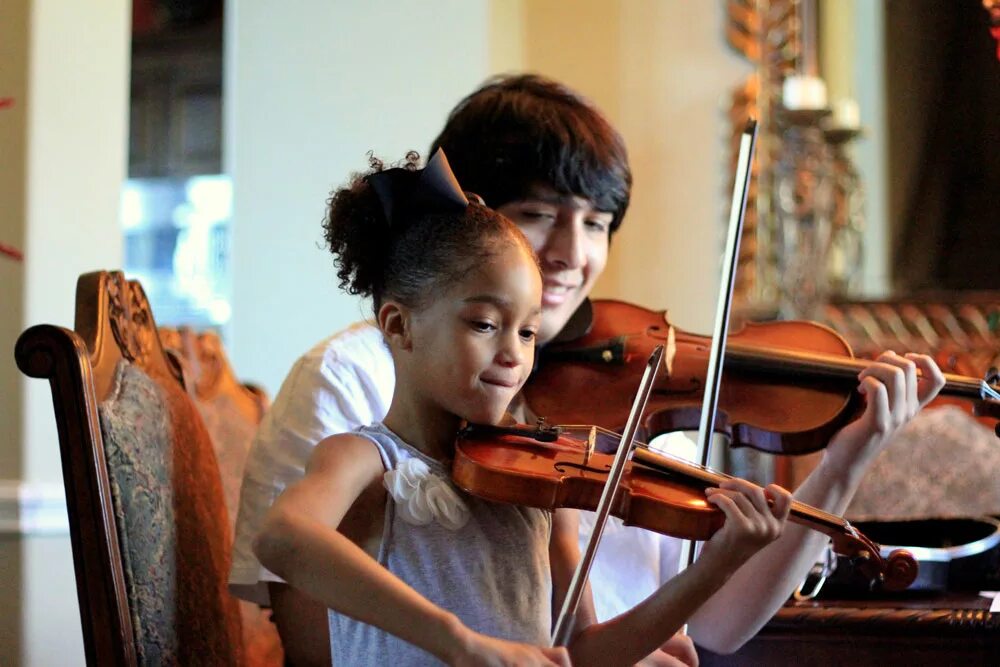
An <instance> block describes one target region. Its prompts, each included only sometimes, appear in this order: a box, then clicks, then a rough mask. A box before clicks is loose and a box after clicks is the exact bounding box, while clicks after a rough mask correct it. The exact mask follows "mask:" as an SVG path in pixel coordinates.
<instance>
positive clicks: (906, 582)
mask: <svg viewBox="0 0 1000 667" xmlns="http://www.w3.org/2000/svg"><path fill="white" fill-rule="evenodd" d="M918 569H919V567H918V565H917V559H916V558H914V556H913V554H911V553H910V552H909V551H907V550H906V549H893V550H892V551H891V552H890V553H889V558H888V559H887V560H886V564H885V573H884V578H883V580H882V588H884V589H885V590H887V591H892V592H897V591H905V590H906V589H907V588H909V587H910V585H911V584H912V583H913V582H914V581H916V579H917V574H918Z"/></svg>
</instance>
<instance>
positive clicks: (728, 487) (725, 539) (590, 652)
mask: <svg viewBox="0 0 1000 667" xmlns="http://www.w3.org/2000/svg"><path fill="white" fill-rule="evenodd" d="M707 493H708V498H707V500H708V502H709V503H712V504H713V505H715V506H716V507H718V508H719V509H720V510H722V511H723V512H724V513H725V515H726V522H725V524H724V525H723V527H722V529H720V530H719V531H718V532H717V533H716V534H715V535H714V536H712V539H710V540H709V541H708V542H706V543H705V545H704V548H703V549H702V552H701V555H700V556H699V558H698V560H696V561H695V562H694V564H692V565H691V567H689V568H687V569H686V570H684V571H683V572H681V573H680V574H678V575H677V576H676V577H674V578H672V579H671V580H670V581H668V582H667V583H665V584H664V585H663V586H661V587H660V588H659V589H658V590H657V591H656V592H655V593H653V594H652V595H651V596H649V597H648V598H646V599H645V600H644V601H643V602H641V603H639V604H638V605H636V606H635V607H634V608H633V609H631V610H629V611H627V612H625V613H624V614H621V615H620V616H617V617H615V618H613V619H611V620H610V621H606V622H604V623H600V624H594V625H589V627H587V625H586V620H585V619H586V618H587V617H588V615H591V614H592V613H593V612H592V610H591V609H588V610H586V611H585V612H584V617H582V618H579V617H578V623H577V629H578V630H579V632H578V633H577V634H576V635H575V636H574V637H573V639H572V640H571V642H570V645H569V647H568V648H569V651H570V655H571V656H572V659H573V664H574V665H632V664H635V663H636V662H638V661H640V660H642V659H643V658H645V657H646V656H648V655H650V654H652V653H653V652H654V651H656V650H657V648H658V647H660V646H661V645H662V644H664V643H665V642H667V641H668V640H669V639H670V638H671V637H672V636H673V635H674V633H676V632H677V631H678V630H679V629H680V628H681V627H682V626H683V625H684V624H685V623H686V622H687V620H688V618H690V617H691V615H692V614H694V612H695V611H696V610H697V609H698V608H699V607H700V606H701V605H702V604H703V603H704V602H705V601H706V600H708V599H709V598H710V597H711V596H712V595H713V594H714V593H715V592H716V591H718V590H719V589H720V588H721V587H722V585H723V584H725V582H726V580H727V579H729V577H730V576H732V575H733V573H734V572H736V570H737V569H738V568H739V567H740V566H741V565H742V564H743V563H744V562H745V561H746V560H747V559H748V558H750V556H752V555H753V554H754V553H756V552H757V551H758V550H760V549H761V548H762V547H764V546H765V545H766V544H768V543H770V542H772V541H773V540H775V539H776V538H777V537H778V535H779V534H780V533H781V529H782V527H783V526H784V523H785V520H786V519H787V517H788V510H789V506H790V502H791V497H790V495H789V494H788V492H787V491H785V490H784V489H781V488H780V487H776V486H770V487H768V489H767V493H766V494H765V491H764V489H761V488H760V487H758V486H755V485H753V484H751V483H749V482H746V481H743V480H729V481H727V482H724V483H723V484H722V488H721V489H709V490H708V492H707ZM768 497H770V498H771V499H773V501H774V505H773V508H772V507H769V506H768ZM567 524H568V522H559V521H557V522H554V523H553V542H554V543H555V544H566V543H567V541H568V539H569V537H568V536H561V535H557V534H556V531H557V530H558V531H562V530H565V529H566V528H565V526H566V525H567ZM575 551H576V554H575V555H576V557H578V556H579V550H578V549H576V550H575ZM573 556H574V554H573V553H572V550H570V549H568V548H563V549H559V550H555V551H553V553H552V557H553V559H556V558H558V559H562V558H567V557H569V558H573ZM571 567H575V561H574V562H573V564H572V565H570V564H569V563H558V564H557V563H556V562H555V560H553V564H552V571H553V585H556V584H557V579H556V573H557V572H558V571H560V570H563V569H566V568H571ZM559 583H561V582H559ZM563 594H564V593H562V592H558V593H557V594H556V596H555V597H556V598H561V596H562V595H563ZM590 618H592V616H590Z"/></svg>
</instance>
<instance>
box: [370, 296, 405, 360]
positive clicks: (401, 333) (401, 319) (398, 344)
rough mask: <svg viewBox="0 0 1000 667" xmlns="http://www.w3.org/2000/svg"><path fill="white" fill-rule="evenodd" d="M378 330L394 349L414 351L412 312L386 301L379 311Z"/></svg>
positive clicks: (400, 305) (402, 306) (393, 302)
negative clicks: (411, 328)
mask: <svg viewBox="0 0 1000 667" xmlns="http://www.w3.org/2000/svg"><path fill="white" fill-rule="evenodd" d="M378 328H379V329H381V330H382V335H383V336H385V339H386V341H387V342H388V343H389V346H390V347H392V348H398V349H402V350H410V349H413V340H412V336H411V335H410V334H411V330H410V310H409V309H408V308H407V307H406V306H404V305H402V304H400V303H397V302H395V301H386V302H385V303H383V304H382V307H381V308H379V309H378Z"/></svg>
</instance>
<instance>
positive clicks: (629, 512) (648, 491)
mask: <svg viewBox="0 0 1000 667" xmlns="http://www.w3.org/2000/svg"><path fill="white" fill-rule="evenodd" d="M569 428H572V427H569ZM617 444H618V443H617V440H614V442H612V443H611V446H612V447H616V446H617ZM602 448H603V449H607V446H603V447H602ZM613 459H614V455H613V454H606V453H603V452H600V451H595V452H593V453H592V454H591V455H590V456H587V455H586V452H585V447H584V445H583V443H582V441H581V440H580V439H574V438H572V437H569V436H567V435H560V436H559V438H558V440H556V441H555V442H553V443H541V442H538V441H537V440H535V439H533V438H531V437H529V436H524V435H499V436H496V437H490V438H479V437H475V436H471V437H470V435H469V432H468V431H465V432H463V435H461V436H460V437H459V441H458V443H457V445H456V447H455V459H454V462H453V464H452V480H453V481H454V482H455V484H457V485H458V486H459V487H460V488H461V489H463V490H464V491H466V492H468V493H472V494H473V495H476V496H479V497H482V498H486V499H487V500H492V501H495V502H504V503H513V504H516V505H527V506H529V507H537V508H539V509H547V510H555V509H558V508H560V507H566V508H571V509H581V510H589V511H593V510H594V509H596V508H597V504H598V501H600V498H601V492H602V491H603V490H604V483H605V482H606V481H607V477H608V471H609V470H610V469H611V463H612V460H613ZM620 489H621V491H620V492H619V493H618V495H617V496H616V499H615V502H614V505H613V506H612V508H611V513H612V514H613V515H614V516H617V517H618V518H620V519H622V520H623V521H624V522H625V523H626V524H627V525H634V526H640V527H642V528H645V529H647V530H652V531H655V532H657V533H661V534H664V535H672V536H674V537H679V538H682V539H688V540H707V539H708V538H710V537H711V536H712V535H713V534H714V533H715V531H717V530H718V529H719V528H721V527H722V524H723V522H724V521H725V515H723V513H722V512H721V511H719V510H718V509H716V508H715V506H713V505H710V504H709V503H708V502H706V500H705V495H704V493H702V494H701V496H700V497H698V496H697V493H695V492H694V490H693V489H692V486H691V485H690V484H684V483H681V482H678V481H675V480H672V479H670V478H665V477H663V476H662V475H658V474H656V473H655V472H653V471H649V470H645V469H643V468H642V467H640V466H635V465H634V464H633V463H631V462H630V463H629V464H627V468H626V472H625V475H624V477H623V478H622V482H621V486H620ZM703 491H704V488H702V492H703Z"/></svg>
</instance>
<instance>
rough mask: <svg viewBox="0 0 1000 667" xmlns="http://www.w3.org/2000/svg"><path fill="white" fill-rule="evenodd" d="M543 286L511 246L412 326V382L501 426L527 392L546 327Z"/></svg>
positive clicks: (453, 407) (450, 406)
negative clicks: (520, 394) (541, 329)
mask: <svg viewBox="0 0 1000 667" xmlns="http://www.w3.org/2000/svg"><path fill="white" fill-rule="evenodd" d="M541 300H542V280H541V276H540V275H539V271H538V267H537V265H536V264H535V262H534V259H533V258H532V257H531V256H530V255H529V251H528V249H526V248H523V247H522V246H521V245H520V244H518V243H515V242H513V241H510V242H505V243H503V246H502V248H501V249H500V250H498V252H497V253H496V254H495V255H494V256H493V257H492V258H491V259H490V260H489V261H487V262H486V263H484V264H483V265H482V266H480V267H477V268H476V269H474V270H473V271H472V272H470V273H469V275H468V276H467V277H466V279H464V280H462V281H460V282H458V283H456V284H455V285H453V286H451V287H450V288H448V289H446V290H445V291H444V292H443V293H442V294H441V295H440V297H438V298H437V299H435V300H434V301H432V302H431V303H430V305H428V306H427V307H425V308H424V309H422V310H420V311H418V312H416V313H414V315H413V317H412V320H411V340H412V362H413V364H412V366H411V368H412V369H414V371H415V372H413V373H412V375H413V378H412V379H413V382H415V383H416V384H417V386H418V387H419V390H420V392H421V394H422V395H423V396H425V397H426V398H427V399H428V400H430V401H431V402H432V403H434V404H436V405H437V406H439V407H441V408H443V409H445V410H446V411H447V412H450V413H452V414H455V415H458V416H459V417H461V418H463V419H467V420H469V421H471V422H476V423H486V424H495V423H497V422H499V421H500V419H501V417H503V414H504V412H505V411H506V410H507V407H508V405H509V404H510V401H511V399H513V398H514V395H515V394H517V392H518V391H519V390H520V389H521V386H522V385H523V384H524V382H525V380H527V379H528V374H529V373H530V372H531V367H532V363H533V361H534V350H535V336H536V334H537V332H538V328H539V326H540V325H541V311H542V309H541Z"/></svg>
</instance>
